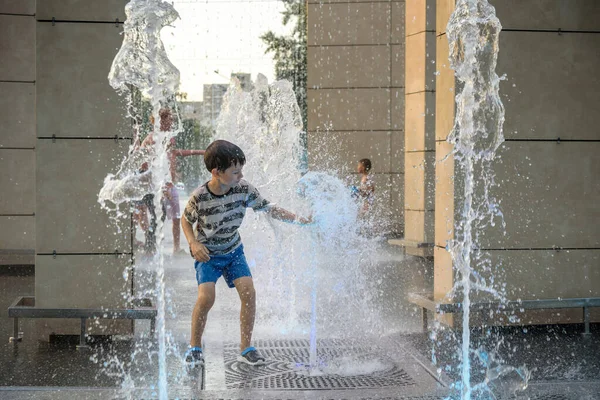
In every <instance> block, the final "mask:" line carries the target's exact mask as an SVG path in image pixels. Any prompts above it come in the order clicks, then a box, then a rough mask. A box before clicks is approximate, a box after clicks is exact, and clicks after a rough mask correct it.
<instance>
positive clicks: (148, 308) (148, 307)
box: [8, 296, 157, 349]
mask: <svg viewBox="0 0 600 400" xmlns="http://www.w3.org/2000/svg"><path fill="white" fill-rule="evenodd" d="M156 314H157V313H156V307H155V306H153V305H152V302H151V301H150V299H140V300H138V301H136V302H135V304H134V307H133V308H118V309H111V308H36V307H35V297H34V296H20V297H18V298H17V299H16V300H15V301H14V302H13V303H12V304H11V305H10V307H8V317H9V318H14V329H13V336H12V337H11V338H10V341H11V342H15V343H16V342H19V341H21V337H20V335H19V318H79V319H81V331H80V334H79V345H78V346H77V348H78V349H79V348H87V345H86V341H85V331H86V322H87V320H88V319H90V318H98V319H100V318H101V319H149V320H150V334H151V335H152V336H154V330H155V325H156Z"/></svg>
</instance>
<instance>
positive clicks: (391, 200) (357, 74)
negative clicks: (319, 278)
mask: <svg viewBox="0 0 600 400" xmlns="http://www.w3.org/2000/svg"><path fill="white" fill-rule="evenodd" d="M404 5H405V2H404V1H390V2H380V1H366V2H362V1H361V2H350V3H338V2H334V1H331V2H330V1H325V2H323V1H317V0H309V1H308V66H307V70H308V82H307V86H308V88H307V89H308V92H307V102H308V127H307V130H308V157H309V167H310V168H311V169H312V170H327V171H335V172H338V173H339V175H340V176H341V177H343V178H345V177H346V176H348V175H351V174H355V169H356V164H357V163H358V160H359V159H361V158H369V159H371V161H372V163H373V171H372V173H373V175H374V179H375V185H376V200H375V212H374V214H375V215H376V216H377V217H379V218H377V220H378V221H380V224H381V225H384V226H380V227H378V229H381V232H379V233H386V232H388V233H396V234H398V233H399V232H401V231H402V226H401V224H402V220H403V218H402V214H403V208H404V207H403V197H404V196H403V190H402V188H403V186H404ZM354 177H356V175H354ZM356 180H357V181H358V178H356Z"/></svg>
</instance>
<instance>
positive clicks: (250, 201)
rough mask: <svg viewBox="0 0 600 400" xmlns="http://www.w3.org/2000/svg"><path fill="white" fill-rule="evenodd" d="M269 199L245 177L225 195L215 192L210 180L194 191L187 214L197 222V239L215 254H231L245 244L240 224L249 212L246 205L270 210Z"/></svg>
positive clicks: (255, 209) (192, 220)
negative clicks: (211, 187)
mask: <svg viewBox="0 0 600 400" xmlns="http://www.w3.org/2000/svg"><path fill="white" fill-rule="evenodd" d="M268 206H269V202H268V201H267V200H265V199H264V198H262V196H261V195H260V193H259V192H258V190H257V189H256V188H255V187H254V186H252V185H251V184H250V183H248V182H247V181H245V180H243V179H242V180H241V181H240V183H238V185H237V186H234V187H232V188H231V189H230V190H229V191H228V192H227V193H225V194H223V195H216V194H214V193H211V191H210V190H209V189H208V183H205V184H204V185H202V186H200V187H199V188H197V189H196V190H194V192H193V193H192V197H190V200H189V201H188V203H187V205H186V206H185V211H184V212H183V216H184V218H185V219H186V220H187V221H188V222H189V223H190V224H192V225H193V224H194V223H197V224H196V239H197V240H198V241H199V242H200V243H202V244H203V245H204V246H206V248H207V249H208V251H209V254H211V255H219V254H227V253H230V252H232V251H233V250H235V249H236V248H237V247H239V246H240V245H241V244H242V239H241V238H240V234H239V232H238V228H239V227H240V225H241V224H242V221H243V219H244V216H245V215H246V208H248V207H250V208H252V209H253V210H254V211H259V210H267V209H268Z"/></svg>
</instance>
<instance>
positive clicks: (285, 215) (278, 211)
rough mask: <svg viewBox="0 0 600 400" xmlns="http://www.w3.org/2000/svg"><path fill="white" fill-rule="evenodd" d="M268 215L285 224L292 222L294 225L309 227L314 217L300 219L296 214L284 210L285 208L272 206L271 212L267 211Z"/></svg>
mask: <svg viewBox="0 0 600 400" xmlns="http://www.w3.org/2000/svg"><path fill="white" fill-rule="evenodd" d="M267 213H268V214H269V215H270V216H271V217H273V218H275V219H278V220H280V221H283V222H292V223H297V224H300V225H308V224H310V223H312V216H311V217H308V218H304V217H299V216H297V215H296V214H294V213H293V212H290V211H288V210H286V209H283V208H281V207H277V206H271V207H270V208H269V211H267Z"/></svg>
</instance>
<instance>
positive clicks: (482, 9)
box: [447, 0, 529, 400]
mask: <svg viewBox="0 0 600 400" xmlns="http://www.w3.org/2000/svg"><path fill="white" fill-rule="evenodd" d="M501 29H502V26H501V25H500V21H499V20H498V18H497V17H496V15H495V9H494V7H492V6H491V5H490V4H489V3H488V1H487V0H458V1H457V2H456V8H455V10H454V13H453V14H452V16H451V17H450V20H449V22H448V26H447V35H448V42H449V48H450V63H451V67H452V68H453V69H454V71H455V74H456V78H457V80H458V81H459V84H458V85H457V86H459V87H461V90H460V92H459V94H458V95H457V96H456V119H455V124H454V128H453V131H452V133H451V134H450V136H449V137H448V141H449V142H451V143H453V144H454V153H455V156H456V159H457V160H458V162H459V163H460V167H461V168H462V170H463V171H464V193H463V199H462V201H463V204H462V210H463V211H462V217H463V221H461V223H460V224H459V225H458V229H457V233H456V234H457V240H455V241H454V242H452V243H451V244H449V251H450V253H451V254H452V259H453V263H454V266H455V268H456V270H457V272H458V276H459V279H458V282H457V284H456V285H455V287H454V289H453V292H454V291H456V290H457V289H462V307H463V313H462V315H463V321H462V348H461V383H460V384H459V385H457V386H458V387H459V388H460V391H461V396H462V399H464V400H467V399H471V396H472V395H474V394H476V393H484V392H486V391H487V386H488V384H489V383H490V381H491V380H494V379H497V378H498V377H500V376H504V375H506V374H508V373H509V372H512V371H517V373H518V374H519V376H521V377H522V378H523V382H524V383H523V384H522V387H523V388H524V387H526V386H527V380H528V377H529V374H528V372H527V371H526V370H525V369H515V368H512V367H505V366H501V365H499V364H498V361H497V360H493V363H492V362H491V361H490V360H492V359H493V358H491V357H490V355H489V354H488V353H485V352H484V351H482V350H480V351H478V352H475V353H476V354H477V355H478V356H479V359H480V361H481V362H482V363H483V364H484V365H485V366H486V368H487V371H488V375H487V378H486V381H485V382H483V383H481V384H479V385H476V386H475V387H471V363H470V358H469V357H470V355H471V349H470V330H469V322H470V321H469V319H470V315H469V314H470V306H471V299H470V294H471V290H472V289H476V290H479V291H483V292H487V293H489V294H491V295H492V296H494V297H495V298H498V299H504V296H503V295H502V294H501V293H499V292H498V291H497V290H495V289H494V288H492V287H490V286H488V285H487V284H485V282H483V281H482V280H481V279H480V277H479V275H478V274H477V272H476V271H475V270H474V269H473V266H472V264H476V263H477V260H476V257H474V255H473V249H474V247H476V243H477V239H478V233H477V232H476V231H475V228H476V227H482V226H484V224H485V221H487V222H489V223H492V224H493V219H494V216H496V215H499V212H498V211H497V206H496V205H495V204H494V202H493V201H492V200H490V199H489V198H488V196H487V194H488V189H489V187H490V185H491V184H492V182H493V175H492V172H491V161H492V160H493V158H494V156H495V153H496V150H497V149H498V148H499V146H500V145H501V144H502V142H503V141H504V136H503V134H502V125H503V123H504V106H503V104H502V101H501V100H500V96H499V82H500V78H499V77H498V76H497V75H496V73H495V69H496V61H497V57H498V37H499V34H500V31H501ZM476 167H481V169H482V171H483V172H482V177H483V179H482V180H481V182H482V184H483V186H484V187H483V190H482V193H483V194H477V190H476V182H475V181H474V170H475V168H476ZM478 197H481V204H483V206H478V205H476V203H477V202H476V199H477V198H478ZM482 221H484V222H482ZM492 364H494V365H493V367H492V366H491V365H492Z"/></svg>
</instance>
